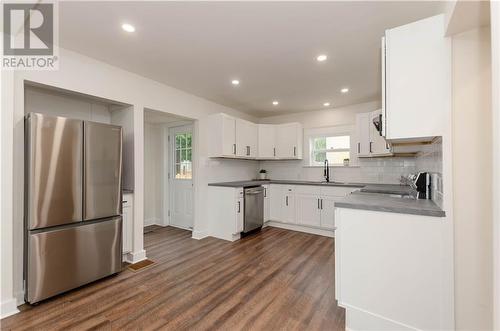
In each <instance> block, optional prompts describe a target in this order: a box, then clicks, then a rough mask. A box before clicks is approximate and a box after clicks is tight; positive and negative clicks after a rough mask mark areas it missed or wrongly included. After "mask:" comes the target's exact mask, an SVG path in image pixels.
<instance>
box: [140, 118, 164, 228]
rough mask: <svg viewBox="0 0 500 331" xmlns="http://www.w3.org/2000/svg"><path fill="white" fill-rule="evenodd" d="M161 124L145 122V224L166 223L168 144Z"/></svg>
mask: <svg viewBox="0 0 500 331" xmlns="http://www.w3.org/2000/svg"><path fill="white" fill-rule="evenodd" d="M163 131H164V129H163V127H162V125H161V124H152V123H145V124H144V226H147V225H152V224H158V225H163V224H166V220H165V219H164V215H163V193H164V192H163V190H164V185H163V183H164V181H165V174H166V172H167V171H168V170H167V168H166V167H167V164H165V163H164V155H165V148H166V145H165V143H164V141H163V139H164V135H163Z"/></svg>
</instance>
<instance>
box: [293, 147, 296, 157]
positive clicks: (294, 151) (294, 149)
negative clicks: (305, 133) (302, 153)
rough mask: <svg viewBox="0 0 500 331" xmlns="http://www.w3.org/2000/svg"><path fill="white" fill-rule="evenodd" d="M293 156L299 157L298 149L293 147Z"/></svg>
mask: <svg viewBox="0 0 500 331" xmlns="http://www.w3.org/2000/svg"><path fill="white" fill-rule="evenodd" d="M293 156H297V147H295V146H293Z"/></svg>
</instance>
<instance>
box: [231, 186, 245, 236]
mask: <svg viewBox="0 0 500 331" xmlns="http://www.w3.org/2000/svg"><path fill="white" fill-rule="evenodd" d="M243 203H244V195H243V189H242V190H238V191H237V192H236V222H234V224H235V229H234V231H233V234H234V235H237V234H239V233H241V232H242V231H243V227H244V224H243V221H244V213H243V207H244V206H243Z"/></svg>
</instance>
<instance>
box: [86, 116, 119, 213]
mask: <svg viewBox="0 0 500 331" xmlns="http://www.w3.org/2000/svg"><path fill="white" fill-rule="evenodd" d="M83 127H84V134H83V135H84V140H85V143H84V155H83V157H84V189H83V194H84V207H83V218H84V220H85V221H88V220H93V219H97V218H103V217H110V216H115V215H120V214H121V179H122V128H121V127H119V126H114V125H109V124H102V123H93V122H84V125H83Z"/></svg>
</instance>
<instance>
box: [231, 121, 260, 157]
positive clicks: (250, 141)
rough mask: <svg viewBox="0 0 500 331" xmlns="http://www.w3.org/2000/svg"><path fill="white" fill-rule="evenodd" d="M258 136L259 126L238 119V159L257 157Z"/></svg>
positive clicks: (236, 131)
mask: <svg viewBox="0 0 500 331" xmlns="http://www.w3.org/2000/svg"><path fill="white" fill-rule="evenodd" d="M257 135H258V127H257V124H254V123H252V122H249V121H245V120H242V119H239V118H237V119H236V130H235V137H236V140H235V141H236V142H235V146H236V147H235V149H236V156H237V157H241V158H253V159H254V158H256V157H257V146H258V138H257Z"/></svg>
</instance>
